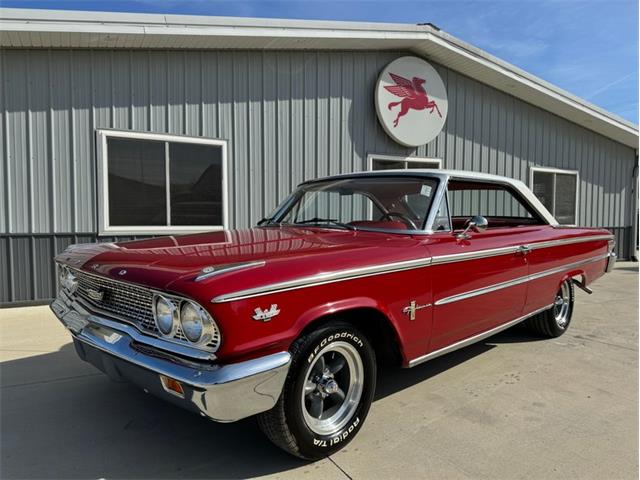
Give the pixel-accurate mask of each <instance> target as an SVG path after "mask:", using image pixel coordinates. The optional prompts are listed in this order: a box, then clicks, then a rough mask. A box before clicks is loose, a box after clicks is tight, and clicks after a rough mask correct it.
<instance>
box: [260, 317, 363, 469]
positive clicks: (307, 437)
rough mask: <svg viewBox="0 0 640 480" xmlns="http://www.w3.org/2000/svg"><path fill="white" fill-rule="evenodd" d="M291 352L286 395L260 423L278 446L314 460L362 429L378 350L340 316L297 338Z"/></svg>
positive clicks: (329, 452) (348, 440)
mask: <svg viewBox="0 0 640 480" xmlns="http://www.w3.org/2000/svg"><path fill="white" fill-rule="evenodd" d="M291 355H292V360H291V367H290V369H289V374H288V376H287V380H286V382H285V385H284V388H283V390H282V394H281V395H280V398H279V399H278V402H277V403H276V405H275V406H274V407H273V409H271V410H269V411H268V412H264V413H262V414H260V415H259V416H258V424H259V426H260V428H261V429H262V431H263V432H264V433H265V434H266V435H267V437H268V438H269V439H270V440H271V441H272V442H273V443H275V444H276V445H277V446H278V447H280V448H282V449H283V450H285V451H287V452H289V453H291V454H292V455H295V456H297V457H300V458H304V459H307V460H316V459H319V458H323V457H326V456H328V455H331V454H333V453H335V452H337V451H338V450H340V449H341V448H342V447H344V446H345V445H346V444H347V443H349V442H350V441H351V440H352V439H353V438H354V437H355V435H356V434H357V433H358V431H359V430H360V428H362V424H363V423H364V420H365V418H366V416H367V413H368V412H369V407H370V406H371V402H372V401H373V395H374V392H375V386H376V385H375V384H376V358H375V352H374V350H373V348H372V347H371V344H370V343H369V340H368V339H367V338H366V337H365V336H364V335H363V334H362V333H361V332H360V331H359V330H358V329H356V328H354V327H353V326H352V325H350V324H349V323H346V322H338V321H336V322H332V323H329V324H327V325H325V326H323V327H321V328H319V329H317V330H314V331H311V332H309V333H308V334H305V335H303V336H301V337H300V338H299V339H297V340H296V341H295V342H294V343H293V345H292V346H291Z"/></svg>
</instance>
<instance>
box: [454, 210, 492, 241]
mask: <svg viewBox="0 0 640 480" xmlns="http://www.w3.org/2000/svg"><path fill="white" fill-rule="evenodd" d="M488 226H489V222H488V221H487V219H486V218H484V217H483V216H482V215H476V216H475V217H471V218H470V219H469V223H468V224H467V228H465V229H464V230H463V231H462V232H460V233H459V234H457V235H456V238H457V239H458V240H463V239H467V238H470V237H471V235H469V234H468V233H467V232H469V230H472V231H474V232H476V233H480V232H484V231H485V230H486V229H487V227H488Z"/></svg>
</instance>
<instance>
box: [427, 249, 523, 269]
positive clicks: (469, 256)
mask: <svg viewBox="0 0 640 480" xmlns="http://www.w3.org/2000/svg"><path fill="white" fill-rule="evenodd" d="M519 247H520V246H519V245H514V246H512V247H500V248H490V249H487V250H475V251H473V252H463V253H452V254H451V255H439V256H435V257H433V259H432V262H431V263H432V264H433V265H440V264H442V263H453V262H464V261H466V260H475V259H478V258H488V257H496V256H499V255H508V254H510V253H516V252H517V251H518V248H519Z"/></svg>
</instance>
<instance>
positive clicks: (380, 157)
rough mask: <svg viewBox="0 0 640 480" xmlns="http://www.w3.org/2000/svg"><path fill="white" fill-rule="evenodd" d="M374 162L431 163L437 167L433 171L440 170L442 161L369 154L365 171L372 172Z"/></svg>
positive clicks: (427, 158)
mask: <svg viewBox="0 0 640 480" xmlns="http://www.w3.org/2000/svg"><path fill="white" fill-rule="evenodd" d="M374 160H383V161H384V160H390V161H392V162H431V163H437V164H438V166H437V167H435V168H434V170H437V169H441V168H442V159H440V158H430V157H403V156H401V155H378V154H377V153H370V154H368V155H367V170H368V171H370V172H371V171H373V161H374Z"/></svg>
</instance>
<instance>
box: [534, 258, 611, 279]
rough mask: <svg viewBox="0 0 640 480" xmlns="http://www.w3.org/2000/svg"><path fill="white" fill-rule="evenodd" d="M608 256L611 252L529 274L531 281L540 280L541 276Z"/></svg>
mask: <svg viewBox="0 0 640 480" xmlns="http://www.w3.org/2000/svg"><path fill="white" fill-rule="evenodd" d="M608 257H609V254H608V253H605V254H604V255H598V256H597V257H591V258H587V259H585V260H580V261H578V262H573V263H570V264H569V265H563V266H561V267H556V268H550V269H549V270H543V271H542V272H538V273H534V274H532V275H529V281H531V280H538V279H539V278H543V277H546V276H548V275H554V274H556V273H560V272H563V271H565V270H571V269H572V268H576V267H581V266H583V265H587V264H589V263H593V262H598V261H600V260H604V259H605V258H608Z"/></svg>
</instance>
